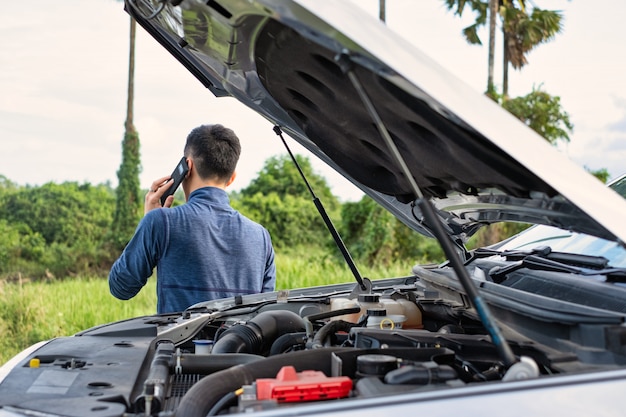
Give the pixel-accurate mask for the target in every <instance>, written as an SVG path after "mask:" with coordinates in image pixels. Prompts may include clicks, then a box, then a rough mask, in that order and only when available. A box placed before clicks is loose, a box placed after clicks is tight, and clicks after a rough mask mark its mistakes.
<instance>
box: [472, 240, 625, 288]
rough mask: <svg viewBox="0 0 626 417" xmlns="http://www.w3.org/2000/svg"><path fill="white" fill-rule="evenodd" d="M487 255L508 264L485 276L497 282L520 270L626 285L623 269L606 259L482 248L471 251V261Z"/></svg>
mask: <svg viewBox="0 0 626 417" xmlns="http://www.w3.org/2000/svg"><path fill="white" fill-rule="evenodd" d="M488 256H502V257H504V258H506V260H507V261H511V262H512V263H511V264H510V265H507V266H503V267H495V268H493V269H492V270H491V271H489V276H490V277H491V278H492V279H493V280H494V282H498V283H500V282H502V281H504V280H505V279H506V278H507V276H508V275H509V274H510V273H512V272H514V271H517V270H519V269H522V268H527V269H533V270H541V271H552V272H565V273H570V274H576V275H581V276H594V275H603V276H605V281H606V282H622V283H626V268H615V267H611V266H610V265H609V261H608V259H606V258H605V257H603V256H591V255H582V254H576V253H565V252H552V251H551V250H550V248H549V247H548V246H543V247H541V248H537V249H534V250H531V251H497V250H492V249H484V248H482V249H477V250H476V251H474V257H473V259H477V258H485V257H488Z"/></svg>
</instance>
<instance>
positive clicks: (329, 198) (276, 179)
mask: <svg viewBox="0 0 626 417" xmlns="http://www.w3.org/2000/svg"><path fill="white" fill-rule="evenodd" d="M295 158H296V161H297V162H298V165H299V166H300V168H301V169H302V172H303V174H304V176H305V177H306V179H307V181H308V182H309V185H310V186H311V188H312V189H313V191H314V193H315V195H316V196H317V197H318V198H319V199H320V200H321V201H323V203H324V205H325V206H326V208H327V209H329V210H330V211H332V210H335V209H337V207H338V206H339V202H338V200H337V197H335V196H334V195H333V193H332V192H331V190H330V187H329V186H328V183H327V182H326V179H325V178H324V177H322V176H321V175H319V174H317V173H315V172H314V171H313V166H312V165H311V162H310V160H309V159H308V158H307V157H305V156H302V155H295ZM259 193H260V194H262V195H269V194H271V193H276V194H277V195H278V196H279V197H280V198H283V197H285V196H288V195H290V196H293V197H300V198H304V199H307V200H311V199H312V197H311V194H310V192H309V190H308V188H307V186H306V184H305V182H304V180H303V179H302V176H301V175H300V173H299V171H298V168H297V167H296V166H295V164H294V163H293V161H292V160H291V158H290V157H289V156H287V155H283V156H273V157H270V158H269V159H267V160H266V161H265V164H264V165H263V168H262V169H261V172H259V174H258V176H257V178H255V179H253V180H252V181H251V182H250V184H249V185H248V186H247V187H246V188H244V189H243V190H241V194H242V195H243V196H244V197H250V196H254V195H255V194H259Z"/></svg>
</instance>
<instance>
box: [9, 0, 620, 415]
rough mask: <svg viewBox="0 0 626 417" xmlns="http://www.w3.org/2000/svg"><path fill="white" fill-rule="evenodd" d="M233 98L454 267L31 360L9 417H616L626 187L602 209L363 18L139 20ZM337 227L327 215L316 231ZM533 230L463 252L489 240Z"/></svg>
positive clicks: (194, 314)
mask: <svg viewBox="0 0 626 417" xmlns="http://www.w3.org/2000/svg"><path fill="white" fill-rule="evenodd" d="M125 9H126V11H127V12H128V13H130V14H131V15H132V16H133V17H134V18H135V19H136V20H137V22H138V23H139V24H140V25H141V26H142V27H143V28H144V29H145V30H146V31H147V32H148V33H149V34H150V35H151V36H152V37H153V38H154V39H155V41H157V42H159V43H160V44H161V45H162V46H163V47H164V48H165V49H166V50H167V51H169V53H171V54H172V55H173V56H174V57H175V58H176V59H177V60H178V61H180V63H181V64H182V66H183V67H184V68H186V69H187V70H188V71H189V72H191V73H192V74H193V75H194V76H195V77H197V79H198V80H199V81H200V83H199V88H208V89H209V90H210V91H211V92H212V93H213V94H214V95H215V96H217V97H223V96H227V97H234V98H235V99H237V100H239V101H240V102H241V103H242V105H245V106H247V107H249V108H251V109H253V110H254V111H256V112H258V113H259V114H261V115H262V116H264V117H265V118H266V119H268V120H269V121H271V122H272V123H273V124H274V126H275V127H274V132H275V133H276V134H277V135H279V136H281V137H282V138H285V137H286V136H288V137H289V138H291V139H293V140H295V141H297V142H298V143H300V144H301V145H303V146H304V147H305V148H306V149H308V150H309V151H310V152H311V153H312V154H313V155H315V156H316V157H318V158H319V159H321V160H322V161H324V162H325V163H327V164H328V165H329V166H331V167H332V168H334V169H335V170H336V171H337V172H339V173H340V174H341V175H343V176H344V177H346V178H347V179H348V180H350V181H351V182H352V183H354V184H355V186H357V187H358V188H359V189H361V190H362V191H363V192H364V193H365V194H367V195H368V196H370V197H371V198H372V199H374V200H375V201H376V202H377V203H378V204H380V205H381V206H383V207H385V208H386V209H387V210H389V211H390V212H391V213H393V214H394V215H395V216H396V217H397V218H398V219H400V220H401V221H402V222H403V223H404V224H405V225H406V226H407V227H409V228H411V229H412V230H414V231H415V232H416V233H421V234H423V235H426V236H429V237H431V238H434V239H437V241H438V242H439V244H440V245H441V247H442V249H443V252H444V253H445V255H446V260H445V261H444V262H442V263H440V264H437V265H430V264H429V265H415V266H414V267H413V268H411V270H409V271H406V275H404V276H398V277H385V278H379V279H368V278H365V277H362V276H361V275H360V273H359V271H358V266H357V265H356V264H355V262H354V261H353V260H352V258H351V256H350V253H349V248H346V247H345V245H343V242H342V240H341V237H340V236H338V235H337V232H336V230H334V228H333V226H332V223H330V224H329V225H328V226H329V231H330V232H331V233H332V234H333V236H334V237H335V239H336V242H337V245H338V247H339V249H340V250H341V252H342V254H343V256H344V258H345V260H346V262H347V263H348V264H349V267H350V269H351V271H352V272H353V275H354V278H355V282H354V283H343V284H333V285H327V286H318V287H313V288H299V289H290V290H282V291H277V292H272V293H263V294H253V295H244V296H240V297H235V298H228V299H220V300H213V301H207V302H203V303H199V304H196V305H194V306H191V307H190V308H188V309H187V310H185V311H182V312H177V313H168V314H161V315H154V316H146V317H137V318H133V319H128V320H124V321H120V322H115V323H107V324H102V325H99V326H96V327H94V328H91V329H87V330H84V331H82V332H79V333H78V334H75V335H73V336H69V337H61V338H56V339H53V340H50V341H44V342H41V343H38V344H36V345H34V346H32V347H30V348H28V349H26V350H25V351H23V352H21V353H20V354H18V355H17V356H16V357H15V358H13V359H12V360H10V361H9V362H8V363H7V364H5V365H4V366H3V367H2V368H1V369H0V416H1V417H18V416H44V415H45V416H47V417H53V416H82V417H84V416H98V417H100V416H108V417H113V416H120V417H121V416H148V415H153V416H163V417H164V416H176V417H195V416H198V417H200V416H202V417H204V416H208V415H225V414H246V415H250V414H252V415H255V416H259V417H261V416H293V415H302V416H330V415H332V416H354V415H359V416H360V417H367V416H380V415H393V414H396V415H403V414H404V415H428V416H431V415H481V416H483V415H507V416H528V415H533V416H554V415H569V416H583V415H584V416H588V415H606V416H612V415H622V414H623V404H622V403H621V400H620V397H619V393H620V392H622V391H626V326H625V324H624V321H625V318H626V288H625V287H624V283H625V282H626V248H625V243H624V242H626V222H623V221H622V220H620V219H621V218H622V217H623V216H624V213H626V202H625V201H624V196H625V195H624V194H625V188H626V187H625V186H624V184H625V180H624V178H621V179H618V180H617V181H616V182H614V183H613V184H612V185H611V186H609V187H607V186H606V185H604V184H602V183H601V182H600V181H599V180H597V179H596V178H595V177H593V176H592V175H590V174H589V173H587V172H586V171H585V170H584V169H583V168H581V167H579V166H577V165H576V164H574V163H573V162H571V161H569V160H568V159H567V158H566V157H565V156H564V155H563V154H562V153H560V152H559V151H558V150H556V149H555V148H554V147H552V146H550V145H549V144H548V143H547V142H546V141H545V140H544V139H543V138H541V137H540V136H538V135H537V134H536V133H535V132H533V131H532V130H531V129H529V128H528V127H527V126H525V125H524V124H523V123H521V122H520V121H519V120H517V119H516V118H514V117H513V116H511V115H510V114H508V113H507V112H506V111H504V110H503V109H502V108H501V107H499V106H498V105H497V104H496V103H494V102H493V101H492V100H490V99H489V98H487V97H485V96H483V95H481V94H479V93H477V92H476V91H474V90H473V89H471V88H470V87H468V86H467V85H465V84H464V83H463V82H461V81H460V80H458V79H456V78H455V77H454V76H452V75H450V73H449V72H448V71H446V70H445V69H444V68H442V67H440V66H439V65H438V64H437V63H435V62H434V61H432V60H431V59H429V58H428V57H427V56H425V55H423V54H422V53H421V52H420V51H419V50H417V49H416V48H415V47H414V46H413V45H411V44H410V43H409V42H407V41H406V40H404V39H402V38H400V37H399V36H397V35H395V34H394V33H393V32H392V31H391V30H389V29H388V28H387V27H385V26H384V25H383V24H381V23H380V22H378V21H376V20H375V19H373V18H372V17H370V16H367V15H365V14H364V13H363V12H361V11H360V10H359V9H358V8H356V7H354V6H353V5H351V4H350V3H348V2H336V1H334V2H330V1H319V0H282V1H276V0H246V1H219V0H217V1H216V0H210V1H208V2H207V1H205V0H202V1H200V0H168V1H166V0H127V2H126V4H125ZM320 211H322V212H323V210H320ZM498 222H523V223H528V224H532V225H534V226H531V227H530V228H529V229H527V230H525V231H523V232H521V233H520V234H519V235H516V236H513V237H511V238H510V239H507V240H506V241H504V242H501V243H497V244H493V245H490V246H488V247H484V248H474V249H471V250H470V249H468V247H467V243H468V239H469V238H470V237H471V236H473V235H474V234H475V233H476V232H477V231H478V230H480V228H481V227H484V226H487V225H490V224H495V223H498Z"/></svg>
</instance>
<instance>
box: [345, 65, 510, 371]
mask: <svg viewBox="0 0 626 417" xmlns="http://www.w3.org/2000/svg"><path fill="white" fill-rule="evenodd" d="M335 61H336V62H337V64H338V65H339V67H340V68H341V70H342V71H343V72H344V73H345V74H346V75H347V76H348V78H349V79H350V82H351V83H352V86H353V87H354V89H355V90H356V92H357V93H358V95H359V97H360V99H361V101H362V102H363V105H364V106H365V109H366V110H367V112H368V113H369V115H370V117H371V118H372V121H373V122H374V124H375V125H376V128H377V129H378V132H379V133H380V135H381V137H382V138H383V140H384V141H385V143H386V145H387V147H388V148H389V151H390V152H391V154H392V156H393V157H394V158H395V159H396V161H397V162H398V164H399V166H400V168H401V169H402V172H403V174H404V175H405V176H406V179H407V181H409V184H410V185H411V188H412V191H413V193H414V194H415V196H416V197H417V205H418V206H419V208H420V210H421V211H422V215H423V216H424V219H425V220H426V223H427V224H428V226H429V228H430V229H431V230H432V232H433V234H434V235H435V237H436V238H437V240H438V241H439V244H440V245H441V248H442V249H443V251H444V253H445V254H446V257H447V258H448V260H449V261H450V264H451V265H452V268H453V269H454V272H456V274H457V277H458V279H459V281H460V282H461V285H462V286H463V289H464V290H465V293H466V294H467V296H468V298H469V299H470V302H471V303H472V305H473V306H474V308H475V309H476V312H477V313H478V316H479V317H480V319H481V322H482V323H483V326H485V329H487V332H488V333H489V335H490V336H491V341H492V342H493V344H494V345H495V347H496V349H497V350H498V353H499V354H500V358H501V359H502V361H503V362H504V365H505V366H506V367H507V368H510V367H511V366H513V365H514V364H516V363H517V359H516V358H515V355H514V354H513V351H512V350H511V347H510V346H509V344H508V343H507V341H506V339H504V338H503V337H502V334H501V332H500V329H499V328H498V326H497V324H496V320H495V318H494V317H493V315H492V314H491V312H490V311H489V308H488V306H487V303H485V302H484V301H483V299H482V297H481V296H480V294H479V292H478V290H477V288H476V287H475V286H474V283H473V282H472V279H471V277H470V276H469V274H468V272H467V270H466V269H465V266H464V265H463V262H462V261H461V259H460V257H459V254H458V253H457V252H456V250H455V248H454V244H453V242H452V241H451V240H450V236H448V235H447V234H446V232H445V230H444V229H443V226H442V224H441V222H440V221H439V218H438V216H437V214H436V213H435V210H434V208H433V207H432V205H431V203H430V201H429V200H427V199H425V198H424V194H423V193H422V191H421V190H420V188H419V186H418V185H417V182H415V179H414V178H413V175H412V174H411V171H410V170H409V167H408V166H407V164H406V162H405V161H404V158H403V157H402V154H400V151H399V149H398V147H397V146H396V144H395V143H394V142H393V139H392V138H391V135H390V134H389V131H388V130H387V128H386V126H385V123H384V122H383V121H382V119H381V118H380V115H379V114H378V112H377V111H376V108H375V107H374V104H373V103H372V101H371V99H370V98H369V96H368V95H367V92H366V91H365V88H363V84H362V83H361V81H360V80H359V79H358V77H357V75H356V73H355V71H354V68H353V62H352V60H351V59H350V56H348V55H347V54H345V53H342V54H338V55H337V56H336V57H335Z"/></svg>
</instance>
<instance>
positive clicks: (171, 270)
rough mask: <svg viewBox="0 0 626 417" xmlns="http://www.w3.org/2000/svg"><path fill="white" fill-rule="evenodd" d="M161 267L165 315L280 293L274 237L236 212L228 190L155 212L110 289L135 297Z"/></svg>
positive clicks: (210, 190)
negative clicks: (220, 300)
mask: <svg viewBox="0 0 626 417" xmlns="http://www.w3.org/2000/svg"><path fill="white" fill-rule="evenodd" d="M155 267H156V269H157V312H158V313H166V312H175V311H183V310H185V309H186V308H187V307H189V306H191V305H193V304H196V303H198V302H201V301H207V300H213V299H217V298H226V297H233V296H236V295H242V294H253V293H260V292H267V291H274V287H275V284H276V266H275V264H274V249H273V247H272V242H271V239H270V235H269V233H268V231H267V230H266V229H265V228H264V227H263V226H261V225H259V224H257V223H255V222H253V221H252V220H250V219H248V218H246V217H245V216H243V215H242V214H241V213H239V212H238V211H236V210H234V209H233V208H232V207H231V206H230V201H229V198H228V194H226V191H224V190H222V189H220V188H215V187H204V188H200V189H197V190H195V191H193V192H192V193H191V194H190V195H189V200H188V201H187V203H185V204H183V205H180V206H176V207H173V208H161V209H156V210H152V211H149V212H148V213H146V215H145V216H144V218H143V219H142V220H141V222H140V223H139V225H138V226H137V230H136V231H135V234H134V236H133V237H132V239H131V241H130V242H129V243H128V245H127V246H126V248H125V249H124V252H123V253H122V255H121V256H120V257H119V259H118V260H117V261H115V263H114V264H113V266H112V268H111V272H110V274H109V288H110V290H111V294H113V295H114V296H115V297H117V298H119V299H122V300H128V299H129V298H132V297H134V296H135V295H136V294H137V293H138V292H139V290H141V288H142V287H143V286H144V285H145V284H146V282H147V280H148V278H149V277H150V276H151V275H152V272H153V270H154V268H155Z"/></svg>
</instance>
